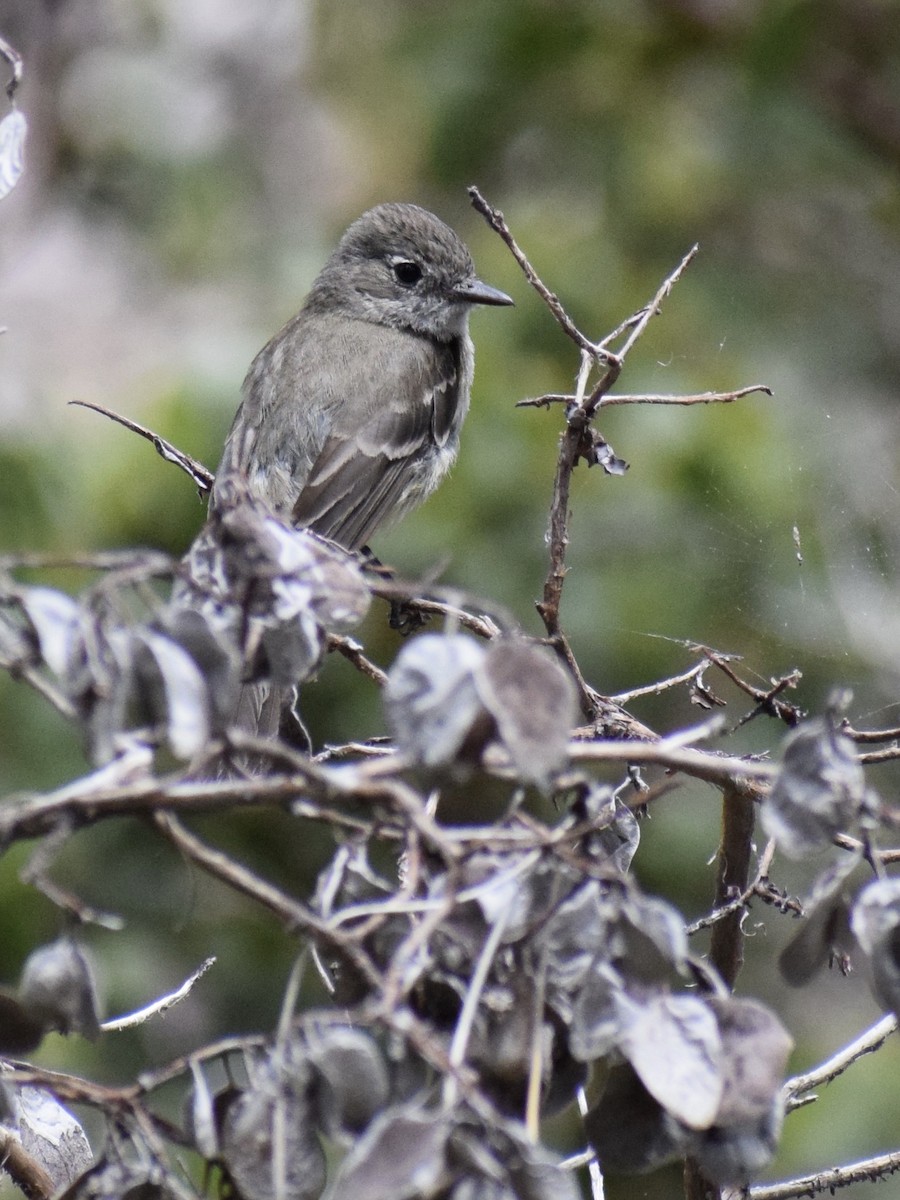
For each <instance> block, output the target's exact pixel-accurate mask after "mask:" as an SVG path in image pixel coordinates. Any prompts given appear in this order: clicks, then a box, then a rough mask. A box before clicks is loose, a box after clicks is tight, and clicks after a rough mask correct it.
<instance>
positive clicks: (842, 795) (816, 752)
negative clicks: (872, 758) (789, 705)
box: [762, 719, 866, 859]
mask: <svg viewBox="0 0 900 1200" xmlns="http://www.w3.org/2000/svg"><path fill="white" fill-rule="evenodd" d="M865 797H866V784H865V777H864V775H863V769H862V767H861V765H860V764H859V762H858V761H857V758H856V752H855V749H854V746H853V743H852V742H851V741H850V739H849V738H847V737H845V736H844V735H843V734H841V733H838V732H837V731H836V730H835V729H834V727H833V725H832V723H831V721H830V720H828V719H817V720H813V721H806V722H805V723H804V724H803V725H800V726H799V727H798V728H797V729H795V730H794V731H793V732H792V733H790V734H789V735H788V737H787V740H786V742H785V749H784V757H783V760H782V764H781V770H780V771H779V773H778V775H777V777H776V779H775V782H774V783H773V785H772V790H771V792H770V793H769V795H768V797H767V799H766V800H765V802H764V803H763V807H762V823H763V828H764V829H765V831H766V833H767V834H768V835H769V837H772V838H774V839H775V841H776V842H777V844H778V848H779V849H780V850H782V851H783V852H784V853H785V854H786V855H787V856H788V857H789V858H794V859H799V858H804V857H807V856H808V855H810V854H814V853H816V851H818V850H822V849H824V848H825V847H826V846H827V845H829V843H830V842H831V840H832V838H833V837H834V835H835V834H836V833H841V832H846V831H847V830H848V829H849V828H850V827H851V826H852V825H853V823H854V821H855V820H856V818H857V816H858V815H859V812H860V810H861V808H862V806H863V803H864V801H865Z"/></svg>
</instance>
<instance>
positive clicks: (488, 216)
mask: <svg viewBox="0 0 900 1200" xmlns="http://www.w3.org/2000/svg"><path fill="white" fill-rule="evenodd" d="M468 191H469V199H470V200H471V201H472V207H473V208H474V209H475V211H476V212H479V213H481V215H482V216H483V217H484V219H485V220H486V221H487V223H488V225H490V227H491V229H493V230H494V232H495V233H498V234H499V235H500V237H501V238H502V239H503V241H504V242H505V244H506V245H507V246H508V247H509V250H510V253H511V254H512V256H513V258H514V259H515V260H516V262H517V263H518V264H519V266H520V267H521V268H522V273H523V274H524V276H525V278H526V279H527V280H528V282H529V283H530V284H531V286H532V287H533V288H534V290H535V291H536V292H537V294H538V295H539V296H540V298H541V299H542V300H543V302H544V303H545V304H546V305H547V307H548V308H549V309H550V312H551V313H552V314H553V316H554V318H555V319H556V321H557V323H558V324H559V327H560V329H562V331H563V333H564V334H565V335H566V337H568V338H571V340H572V341H573V342H574V343H575V345H576V346H577V347H578V349H579V350H583V351H586V352H587V353H588V354H589V355H590V356H591V358H592V359H597V358H604V359H605V358H608V357H609V355H608V354H607V352H606V351H604V350H603V349H602V348H601V347H600V346H599V345H597V343H595V342H592V341H591V340H590V339H589V338H587V337H585V335H584V334H583V333H582V332H581V330H580V329H579V328H578V327H577V326H576V324H575V322H574V321H573V320H572V318H571V317H570V316H569V314H568V313H567V312H566V310H565V309H564V308H563V306H562V304H561V303H560V299H559V297H558V296H557V295H556V294H555V293H554V292H551V291H550V289H549V288H548V287H547V286H546V284H545V283H543V282H542V280H541V278H540V276H539V275H538V273H537V271H535V269H534V267H533V266H532V265H531V263H530V262H529V261H528V259H527V258H526V257H525V255H524V254H523V252H522V251H521V250H520V249H519V246H518V244H517V242H516V239H515V238H514V237H513V235H512V232H511V231H510V228H509V226H508V225H507V224H506V221H505V220H504V218H503V213H502V212H501V211H500V209H499V208H494V207H493V205H491V204H488V202H487V200H485V198H484V196H482V194H481V192H480V191H479V190H478V188H477V187H470V188H469V189H468Z"/></svg>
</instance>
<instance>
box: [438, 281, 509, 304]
mask: <svg viewBox="0 0 900 1200" xmlns="http://www.w3.org/2000/svg"><path fill="white" fill-rule="evenodd" d="M450 298H451V300H461V301H462V302H463V303H464V304H514V303H515V301H514V300H512V299H511V298H510V297H509V296H507V294H506V292H501V291H500V290H499V288H494V287H491V286H490V284H488V283H482V282H481V280H480V279H467V280H465V282H464V283H458V284H457V285H456V287H455V288H454V289H453V290H452V291H451V293H450Z"/></svg>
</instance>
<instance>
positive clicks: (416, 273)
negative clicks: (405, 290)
mask: <svg viewBox="0 0 900 1200" xmlns="http://www.w3.org/2000/svg"><path fill="white" fill-rule="evenodd" d="M393 266H394V275H395V277H396V279H397V282H398V283H402V284H403V286H404V287H415V285H416V284H417V283H418V282H419V280H420V279H421V278H422V268H421V267H420V266H419V264H418V263H415V262H410V261H409V260H408V259H405V258H401V259H399V260H398V261H397V262H395V263H394V264H393Z"/></svg>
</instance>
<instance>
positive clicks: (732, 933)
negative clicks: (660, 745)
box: [709, 783, 756, 989]
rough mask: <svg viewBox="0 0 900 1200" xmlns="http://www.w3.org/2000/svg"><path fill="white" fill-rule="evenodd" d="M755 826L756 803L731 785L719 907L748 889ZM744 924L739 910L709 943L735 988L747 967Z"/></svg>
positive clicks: (719, 857)
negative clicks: (741, 973) (745, 962)
mask: <svg viewBox="0 0 900 1200" xmlns="http://www.w3.org/2000/svg"><path fill="white" fill-rule="evenodd" d="M755 823H756V812H755V809H754V804H753V801H752V800H751V799H748V798H747V797H746V796H742V795H739V794H738V792H737V789H736V788H734V787H733V785H732V784H730V783H727V784H726V785H725V787H724V788H723V790H722V840H721V842H720V843H719V849H718V852H717V854H716V893H715V901H714V904H715V907H717V908H720V907H721V906H722V905H724V904H727V903H728V901H729V900H732V899H733V898H734V896H735V893H737V894H743V893H744V891H745V890H746V888H747V882H748V879H749V877H750V854H751V852H752V849H753V828H754V825H755ZM743 924H744V911H743V910H742V909H735V910H734V911H733V912H731V913H729V915H728V916H727V917H724V918H723V919H722V920H721V921H717V922H716V924H715V925H714V926H713V929H712V937H711V939H710V944H709V960H710V962H711V963H712V965H713V966H714V967H715V968H716V970H717V971H718V972H719V974H720V975H721V976H722V978H723V979H724V980H725V982H726V983H727V984H728V986H729V987H730V988H732V989H733V988H734V985H735V982H736V980H737V977H738V975H739V974H740V971H741V967H742V966H743V965H744V933H743Z"/></svg>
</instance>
